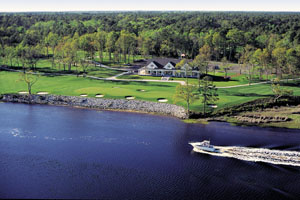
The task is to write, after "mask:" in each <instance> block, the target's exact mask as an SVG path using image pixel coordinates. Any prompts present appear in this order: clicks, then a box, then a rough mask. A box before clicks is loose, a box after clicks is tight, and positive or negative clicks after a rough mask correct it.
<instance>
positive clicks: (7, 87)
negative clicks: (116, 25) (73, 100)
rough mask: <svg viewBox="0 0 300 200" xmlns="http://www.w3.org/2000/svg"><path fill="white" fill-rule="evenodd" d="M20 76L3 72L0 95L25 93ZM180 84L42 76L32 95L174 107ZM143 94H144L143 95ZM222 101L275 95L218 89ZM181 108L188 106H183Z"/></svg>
mask: <svg viewBox="0 0 300 200" xmlns="http://www.w3.org/2000/svg"><path fill="white" fill-rule="evenodd" d="M18 79H20V78H19V73H15V72H0V93H2V94H4V93H17V92H20V91H26V89H27V88H26V85H25V83H24V82H23V81H17V80H18ZM177 85H178V84H177V83H156V82H127V81H102V80H92V79H88V78H83V77H76V76H55V77H46V76H41V77H40V79H39V80H38V82H37V83H36V84H35V85H34V86H33V88H32V91H33V93H37V92H49V93H50V94H57V95H68V96H79V95H81V94H87V95H88V97H95V95H96V94H104V95H105V97H104V98H112V99H124V98H125V96H134V97H136V99H137V100H146V101H153V102H157V99H158V98H166V99H168V103H174V100H173V96H174V93H175V90H176V86H177ZM282 88H286V89H292V90H293V91H294V95H298V96H300V87H299V86H297V85H292V84H291V85H290V86H282ZM140 90H145V91H144V92H141V91H140ZM218 94H219V98H220V100H219V101H218V102H216V104H217V105H218V108H217V109H221V108H224V107H231V106H234V105H238V104H242V103H245V102H248V101H251V100H254V99H258V98H264V97H268V96H271V95H273V93H272V90H271V86H270V84H261V85H252V86H245V87H238V88H227V89H218ZM178 105H182V106H186V105H185V103H184V102H180V103H178ZM202 107H203V104H202V103H201V101H200V100H196V101H195V102H194V103H193V104H192V105H191V110H193V111H196V112H200V111H202Z"/></svg>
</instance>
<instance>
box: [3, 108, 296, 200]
mask: <svg viewBox="0 0 300 200" xmlns="http://www.w3.org/2000/svg"><path fill="white" fill-rule="evenodd" d="M0 116H1V117H0V177H1V178H0V198H80V199H82V198H85V199H87V198H97V199H300V190H299V188H300V167H291V166H281V165H272V164H266V163H254V162H247V161H241V160H236V159H230V158H222V157H213V156H209V155H202V154H197V153H193V152H192V147H191V146H190V145H189V144H188V143H189V142H197V141H202V140H204V139H210V140H211V142H212V143H213V144H215V145H224V146H227V145H228V146H249V147H260V148H270V149H284V150H292V151H300V131H298V130H287V129H271V128H257V127H234V126H231V125H229V124H227V123H211V124H209V125H202V124H185V123H183V122H181V121H180V120H178V119H176V118H170V117H163V116H154V115H147V114H137V113H125V112H109V111H95V110H85V109H77V108H70V107H56V106H42V105H25V104H11V103H0Z"/></svg>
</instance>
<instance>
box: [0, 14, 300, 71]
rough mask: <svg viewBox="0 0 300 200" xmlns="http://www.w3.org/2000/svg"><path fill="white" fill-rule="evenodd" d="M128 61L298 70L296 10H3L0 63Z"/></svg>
mask: <svg viewBox="0 0 300 200" xmlns="http://www.w3.org/2000/svg"><path fill="white" fill-rule="evenodd" d="M104 54H105V55H108V56H109V61H110V62H115V63H120V62H123V63H129V62H130V57H131V58H132V59H131V60H134V58H135V57H136V56H138V55H139V56H142V57H144V58H147V57H149V56H157V57H174V58H178V57H180V56H181V55H182V54H185V55H186V57H187V58H189V59H195V60H196V61H195V63H198V64H199V65H200V64H201V62H206V61H222V62H234V63H239V64H245V65H248V66H251V69H254V68H255V69H256V70H257V71H260V72H261V73H262V72H266V71H268V72H270V73H271V72H274V71H275V72H276V73H277V74H280V72H281V73H286V74H296V73H297V72H298V71H299V69H300V13H263V12H87V13H85V12H78V13H77V12H67V13H55V12H53V13H51V12H50V13H0V57H1V61H2V64H3V63H5V64H6V65H9V66H10V65H15V64H16V63H17V65H18V66H19V65H20V66H23V67H25V66H29V67H31V68H33V69H34V67H35V66H36V63H37V62H38V60H40V59H42V58H48V59H50V60H51V62H52V67H55V66H59V67H60V65H63V67H64V69H71V66H72V65H82V66H83V68H84V66H85V65H86V64H85V61H86V60H93V59H95V58H96V57H97V58H99V60H100V62H101V61H103V58H104Z"/></svg>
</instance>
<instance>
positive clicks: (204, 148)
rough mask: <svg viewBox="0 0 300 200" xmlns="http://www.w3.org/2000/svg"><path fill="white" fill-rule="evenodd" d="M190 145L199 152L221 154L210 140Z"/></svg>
mask: <svg viewBox="0 0 300 200" xmlns="http://www.w3.org/2000/svg"><path fill="white" fill-rule="evenodd" d="M190 144H191V145H192V146H193V147H194V148H195V149H197V150H202V151H208V152H214V153H219V152H220V151H219V149H216V148H215V147H214V146H213V145H211V144H210V141H209V140H204V141H203V142H199V143H190Z"/></svg>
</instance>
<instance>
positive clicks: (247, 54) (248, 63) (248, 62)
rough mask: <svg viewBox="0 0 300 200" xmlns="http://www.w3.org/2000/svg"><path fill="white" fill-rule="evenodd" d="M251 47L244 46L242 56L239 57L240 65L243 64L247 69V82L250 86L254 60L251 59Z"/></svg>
mask: <svg viewBox="0 0 300 200" xmlns="http://www.w3.org/2000/svg"><path fill="white" fill-rule="evenodd" d="M253 53H254V52H253V46H251V45H246V46H245V47H244V48H243V51H242V55H241V58H240V59H241V63H243V65H244V67H247V68H248V81H249V85H251V81H252V73H253V65H254V63H255V60H254V59H253Z"/></svg>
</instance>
